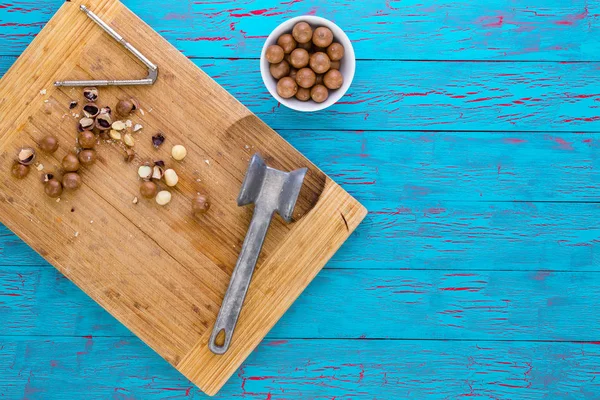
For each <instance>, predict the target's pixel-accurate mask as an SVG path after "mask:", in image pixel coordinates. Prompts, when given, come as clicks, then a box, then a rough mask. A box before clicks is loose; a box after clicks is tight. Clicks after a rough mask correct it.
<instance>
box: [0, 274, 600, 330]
mask: <svg viewBox="0 0 600 400" xmlns="http://www.w3.org/2000/svg"><path fill="white" fill-rule="evenodd" d="M599 282H600V279H599V277H598V272H552V271H545V270H539V271H526V272H519V271H470V272H466V271H461V272H455V271H445V270H435V271H424V270H415V271H397V270H344V269H330V270H324V271H322V272H321V273H319V275H317V277H316V278H315V280H314V281H313V282H312V283H311V284H310V285H309V287H308V288H307V289H306V291H305V292H304V293H303V294H302V296H300V298H299V299H298V300H297V301H296V302H295V303H294V305H293V306H292V307H291V308H290V310H289V311H288V312H287V313H286V314H285V315H284V316H283V318H282V319H281V320H280V321H279V322H278V323H277V325H276V326H275V328H274V329H273V330H272V331H271V332H269V334H268V335H267V339H273V340H275V339H290V338H294V339H302V338H320V339H327V338H334V339H404V340H406V339H416V338H418V339H426V340H431V339H452V340H460V339H469V340H519V341H525V340H545V341H551V340H556V341H567V340H584V341H594V340H597V339H598V337H600V327H598V324H597V322H598V317H597V315H596V314H597V313H596V311H595V309H596V307H595V302H596V299H597V298H598V297H599V296H600V283H599ZM0 312H1V313H2V315H3V319H4V321H5V325H4V327H3V328H2V329H1V330H0V335H3V336H34V335H35V336H38V335H40V336H45V335H47V334H48V333H49V332H48V331H47V329H48V327H53V331H52V332H51V335H52V336H78V337H82V336H89V335H91V336H93V337H115V336H117V337H133V334H132V333H131V332H129V331H128V330H127V329H126V328H125V327H124V326H123V325H121V324H120V323H119V322H118V321H116V320H115V319H114V318H112V317H111V316H110V315H109V314H108V313H107V312H106V311H104V310H103V309H102V308H100V307H99V306H98V305H97V304H95V303H94V302H93V301H92V300H91V299H90V298H88V297H87V296H86V295H85V293H83V292H82V291H81V290H79V289H78V288H77V287H76V286H75V285H73V283H71V282H70V281H69V280H68V279H66V278H65V277H64V276H63V275H62V274H60V273H59V272H58V271H56V270H55V269H54V268H47V267H37V268H27V269H23V268H19V267H2V268H0ZM332 321H335V323H332ZM590 321H592V322H593V323H590ZM5 340H9V339H8V338H6V339H5Z"/></svg>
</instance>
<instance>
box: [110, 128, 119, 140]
mask: <svg viewBox="0 0 600 400" xmlns="http://www.w3.org/2000/svg"><path fill="white" fill-rule="evenodd" d="M109 135H110V138H111V139H114V140H121V132H119V131H115V130H112V129H111V130H110V133H109Z"/></svg>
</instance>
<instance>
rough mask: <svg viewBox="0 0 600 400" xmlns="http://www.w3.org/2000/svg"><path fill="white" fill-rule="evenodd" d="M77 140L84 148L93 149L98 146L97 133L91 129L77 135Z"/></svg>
mask: <svg viewBox="0 0 600 400" xmlns="http://www.w3.org/2000/svg"><path fill="white" fill-rule="evenodd" d="M77 142H78V143H79V145H80V146H81V148H83V149H93V148H94V147H96V135H94V134H93V133H92V132H90V131H83V132H80V133H79V136H77Z"/></svg>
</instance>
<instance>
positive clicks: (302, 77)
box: [296, 68, 317, 89]
mask: <svg viewBox="0 0 600 400" xmlns="http://www.w3.org/2000/svg"><path fill="white" fill-rule="evenodd" d="M316 79H317V77H316V75H315V73H314V71H313V70H312V69H310V68H302V69H301V70H299V71H298V73H297V74H296V83H297V84H298V86H300V87H303V88H307V89H308V88H311V87H312V86H313V85H314V84H315V81H316Z"/></svg>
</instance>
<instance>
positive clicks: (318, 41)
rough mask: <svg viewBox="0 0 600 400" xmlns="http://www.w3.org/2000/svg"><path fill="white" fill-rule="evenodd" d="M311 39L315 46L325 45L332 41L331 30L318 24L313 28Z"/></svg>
mask: <svg viewBox="0 0 600 400" xmlns="http://www.w3.org/2000/svg"><path fill="white" fill-rule="evenodd" d="M312 40H313V43H314V44H315V46H319V47H327V46H329V45H330V44H331V42H333V32H331V29H329V28H326V27H324V26H320V27H318V28H317V29H315V32H314V33H313V37H312Z"/></svg>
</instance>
